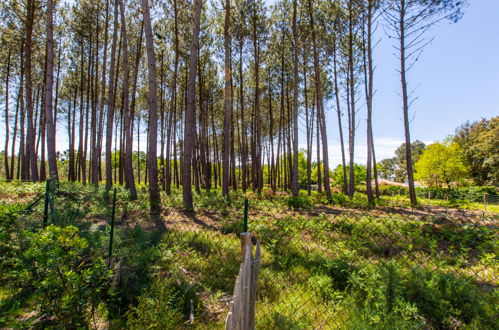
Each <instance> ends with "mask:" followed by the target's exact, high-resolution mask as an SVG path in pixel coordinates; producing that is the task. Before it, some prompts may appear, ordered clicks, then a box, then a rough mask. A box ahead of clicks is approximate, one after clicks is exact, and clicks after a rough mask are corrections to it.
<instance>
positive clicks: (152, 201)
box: [142, 0, 161, 219]
mask: <svg viewBox="0 0 499 330" xmlns="http://www.w3.org/2000/svg"><path fill="white" fill-rule="evenodd" d="M142 10H143V13H144V27H145V34H146V46H147V68H148V71H149V123H148V149H147V172H148V180H149V206H150V212H151V216H152V217H153V218H155V219H157V218H158V217H159V215H160V212H161V196H160V195H159V185H158V163H157V160H156V159H157V143H158V137H157V132H158V100H157V86H156V56H155V55H154V43H153V42H154V41H153V34H152V27H151V15H150V13H149V4H148V1H147V0H142Z"/></svg>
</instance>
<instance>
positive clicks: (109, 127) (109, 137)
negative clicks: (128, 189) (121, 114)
mask: <svg viewBox="0 0 499 330" xmlns="http://www.w3.org/2000/svg"><path fill="white" fill-rule="evenodd" d="M113 25H114V26H113V41H112V44H111V67H110V68H109V91H108V94H107V95H108V96H107V120H106V188H107V189H110V188H111V187H112V186H113V166H112V163H111V157H112V145H113V119H114V104H115V103H114V99H115V91H114V90H115V84H114V81H115V72H114V71H115V66H116V64H115V62H116V43H117V39H118V1H114V24H113ZM116 75H117V74H116ZM103 92H104V91H103Z"/></svg>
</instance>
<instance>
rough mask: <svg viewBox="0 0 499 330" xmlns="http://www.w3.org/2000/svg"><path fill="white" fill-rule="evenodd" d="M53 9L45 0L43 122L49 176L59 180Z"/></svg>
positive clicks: (51, 0) (50, 2) (48, 1)
mask: <svg viewBox="0 0 499 330" xmlns="http://www.w3.org/2000/svg"><path fill="white" fill-rule="evenodd" d="M54 10H55V4H54V1H53V0H47V71H46V77H45V98H44V101H45V123H46V125H47V126H46V128H47V130H46V134H47V157H48V163H49V176H50V179H51V180H52V181H59V174H58V171H57V158H56V147H55V143H56V141H55V122H54V110H53V101H52V94H53V87H54Z"/></svg>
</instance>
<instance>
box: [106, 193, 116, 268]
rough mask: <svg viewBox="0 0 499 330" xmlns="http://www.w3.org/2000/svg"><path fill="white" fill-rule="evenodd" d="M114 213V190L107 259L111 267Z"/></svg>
mask: <svg viewBox="0 0 499 330" xmlns="http://www.w3.org/2000/svg"><path fill="white" fill-rule="evenodd" d="M115 212H116V188H114V189H113V208H112V211H111V232H110V233H109V259H108V266H111V258H112V256H113V238H114V215H115Z"/></svg>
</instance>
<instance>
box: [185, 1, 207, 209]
mask: <svg viewBox="0 0 499 330" xmlns="http://www.w3.org/2000/svg"><path fill="white" fill-rule="evenodd" d="M202 8H203V1H202V0H195V2H194V22H193V26H192V40H191V46H190V57H189V74H188V80H187V108H186V111H185V126H184V161H183V164H182V181H183V182H182V189H183V202H184V209H185V210H186V211H188V212H191V211H194V205H193V202H192V186H191V163H192V152H193V148H194V138H195V130H196V74H197V62H198V61H197V59H198V53H199V29H200V21H201V10H202Z"/></svg>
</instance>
